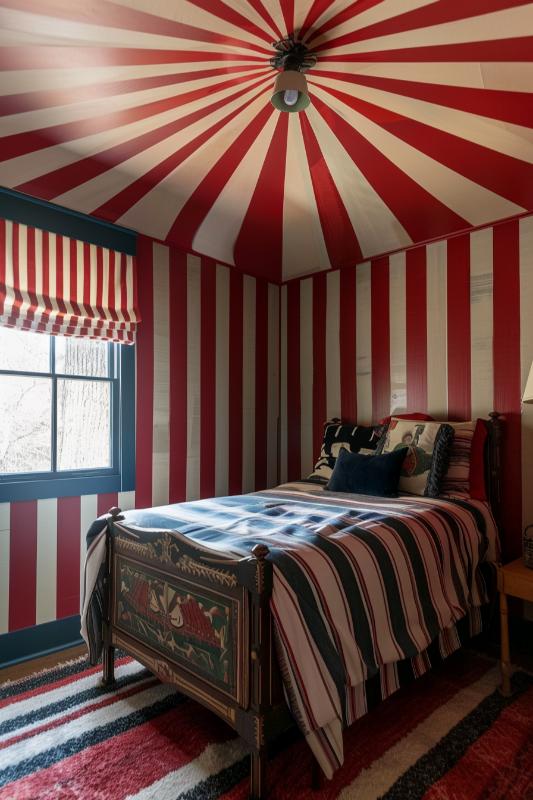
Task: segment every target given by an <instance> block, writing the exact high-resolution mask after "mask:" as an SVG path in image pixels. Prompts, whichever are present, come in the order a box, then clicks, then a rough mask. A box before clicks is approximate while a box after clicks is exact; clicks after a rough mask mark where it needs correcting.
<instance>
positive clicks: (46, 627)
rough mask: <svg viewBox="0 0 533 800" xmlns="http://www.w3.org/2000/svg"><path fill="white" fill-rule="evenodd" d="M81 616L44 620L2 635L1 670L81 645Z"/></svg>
mask: <svg viewBox="0 0 533 800" xmlns="http://www.w3.org/2000/svg"><path fill="white" fill-rule="evenodd" d="M82 642H83V640H82V638H81V636H80V616H79V614H76V615H75V616H73V617H65V619H58V620H54V621H53V622H45V623H43V624H42V625H35V626H33V627H32V628H23V629H22V630H20V631H12V632H11V633H4V634H2V635H1V636H0V669H2V668H3V667H10V666H13V665H14V664H19V663H20V662H21V661H28V660H29V659H30V658H39V657H40V656H46V655H48V654H49V653H56V652H57V651H58V650H65V649H66V648H67V647H75V646H76V645H79V644H82Z"/></svg>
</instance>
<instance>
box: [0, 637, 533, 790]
mask: <svg viewBox="0 0 533 800" xmlns="http://www.w3.org/2000/svg"><path fill="white" fill-rule="evenodd" d="M116 676H117V682H116V685H115V686H114V687H113V689H112V690H109V689H104V688H102V687H100V686H99V685H98V681H99V678H100V669H99V668H88V667H87V662H86V661H85V659H78V660H76V661H74V662H71V663H68V664H64V665H61V666H59V667H57V668H54V669H52V670H47V671H45V672H42V673H38V674H35V675H33V676H31V677H29V678H26V679H23V680H20V681H17V682H14V683H11V684H4V685H3V686H2V687H0V800H8V798H9V800H22V799H23V798H24V799H25V800H30V798H31V800H45V799H46V800H62V799H63V798H65V799H66V798H69V800H72V799H73V798H77V799H80V798H81V799H83V800H85V799H87V800H88V799H89V798H90V800H97V799H98V798H102V799H103V798H105V800H123V799H124V798H128V800H134V799H135V800H208V799H209V800H211V798H212V799H213V800H215V798H227V799H228V800H229V799H230V798H231V800H240V799H244V798H246V797H247V793H248V757H247V755H246V748H245V745H244V744H243V742H241V740H239V739H238V738H235V735H234V733H233V732H232V731H231V730H230V729H229V728H228V727H227V726H226V725H225V724H224V723H223V722H222V721H220V720H219V719H218V718H217V717H215V716H213V715H212V714H210V713H209V712H208V711H206V710H204V709H203V708H202V707H201V706H199V705H197V704H196V703H193V702H192V701H190V700H188V699H186V698H185V697H183V696H182V695H180V694H178V693H177V692H175V691H174V690H173V688H172V687H171V686H167V685H163V684H161V683H159V682H158V681H157V680H156V679H155V678H154V677H153V676H151V675H150V673H148V672H147V671H146V670H145V669H144V668H143V667H142V666H141V665H140V664H138V663H137V662H135V661H132V660H131V659H129V658H119V659H118V661H117V669H116ZM498 682H499V674H498V669H497V666H496V664H495V663H494V662H493V661H490V660H487V659H486V658H483V657H481V656H479V655H476V654H474V653H469V652H465V651H462V652H459V653H457V654H455V655H454V656H452V657H450V658H449V659H448V660H447V661H446V662H445V663H444V664H442V665H441V666H439V667H438V668H436V669H435V670H434V671H433V672H431V673H429V674H427V675H425V676H424V677H423V678H421V679H419V680H418V681H417V682H416V683H413V684H412V685H411V686H409V687H406V688H404V689H401V690H400V691H399V692H397V693H396V694H395V695H393V696H392V697H390V698H389V699H388V700H387V701H386V702H385V703H382V704H381V705H380V706H379V707H378V708H376V709H375V710H374V711H372V712H371V713H370V714H368V715H367V716H366V717H364V718H363V719H361V720H360V721H359V722H358V723H356V724H355V725H353V726H352V727H351V728H350V729H349V730H348V731H346V733H345V764H344V766H343V767H342V769H341V770H339V771H338V772H337V774H336V775H335V777H334V779H333V780H332V781H324V785H323V787H322V788H321V789H318V790H316V791H313V790H312V788H311V778H310V775H311V756H310V752H309V751H308V748H307V747H306V745H305V743H304V742H303V741H302V739H301V738H300V736H299V734H298V733H297V732H291V733H290V734H289V735H288V736H286V737H285V738H284V739H283V740H281V741H279V742H278V743H277V745H276V747H275V752H274V753H273V755H272V759H271V762H270V766H269V776H268V782H269V796H270V797H271V798H279V799H280V800H285V799H286V800H289V798H291V799H292V800H304V798H309V800H311V798H314V800H332V799H333V798H339V800H340V799H341V798H342V800H352V799H353V800H375V799H376V798H387V800H414V798H424V799H425V800H452V799H453V800H481V798H491V800H497V799H499V798H501V800H503V799H504V798H505V800H533V676H530V675H528V674H525V673H523V672H520V673H517V674H516V675H515V676H514V693H513V696H512V697H511V698H510V699H505V698H503V697H502V696H501V695H500V694H499V692H498V691H497V689H496V687H497V685H498Z"/></svg>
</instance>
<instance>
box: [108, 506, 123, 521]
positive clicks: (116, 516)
mask: <svg viewBox="0 0 533 800" xmlns="http://www.w3.org/2000/svg"><path fill="white" fill-rule="evenodd" d="M107 513H108V514H111V516H112V517H113V519H123V517H121V514H122V511H121V510H120V508H117V506H113V508H110V509H109V511H108V512H107Z"/></svg>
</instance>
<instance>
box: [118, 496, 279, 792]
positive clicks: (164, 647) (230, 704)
mask: <svg viewBox="0 0 533 800" xmlns="http://www.w3.org/2000/svg"><path fill="white" fill-rule="evenodd" d="M111 514H112V520H111V521H110V522H109V524H108V542H107V544H108V558H107V577H106V580H107V581H108V592H107V600H108V602H107V609H105V617H106V622H105V626H104V642H105V647H104V680H105V681H106V682H109V681H112V680H113V653H114V648H115V647H120V648H121V649H122V650H125V651H126V652H127V653H129V654H131V655H132V656H134V657H135V658H136V659H138V660H139V661H140V662H141V663H143V664H144V665H145V666H146V667H148V669H150V670H151V671H152V672H153V673H154V674H156V675H157V676H158V677H159V678H160V679H161V680H163V681H165V682H170V683H173V684H175V685H176V687H177V688H178V689H179V690H180V691H181V692H183V693H184V694H187V695H188V696H189V697H191V698H193V699H194V700H197V701H198V702H200V703H202V705H204V706H206V707H207V708H209V709H210V710H211V711H213V712H215V713H216V714H218V715H219V716H220V717H222V719H224V720H225V721H226V722H227V723H229V724H230V725H231V726H232V727H233V728H234V729H235V730H236V731H237V732H238V733H239V734H240V735H241V736H242V737H243V738H244V739H245V740H246V741H247V742H248V744H249V745H250V749H251V755H252V761H251V793H250V796H251V797H254V798H259V797H264V769H265V759H266V744H267V741H268V739H269V738H271V737H274V736H275V735H277V734H278V733H279V732H280V731H281V730H283V729H284V728H286V727H287V726H288V725H289V724H290V717H289V715H288V711H287V708H286V705H285V703H284V701H283V693H282V688H281V680H280V675H279V669H278V667H277V662H276V659H275V653H274V647H273V640H272V619H271V615H270V605H269V599H270V594H271V590H272V566H271V564H270V563H269V561H268V560H267V559H266V556H267V555H268V548H267V547H265V546H264V545H256V546H255V547H254V549H253V551H252V554H251V555H250V556H249V557H246V558H242V559H233V558H225V557H224V556H223V555H219V554H218V553H216V552H215V551H214V550H212V549H209V548H207V547H202V546H201V545H198V544H196V543H193V542H191V540H190V539H188V538H187V537H186V536H183V535H182V534H179V533H176V532H174V531H165V530H146V531H139V529H136V528H128V526H127V525H126V524H125V523H124V521H123V518H122V516H121V515H120V511H119V509H112V510H111Z"/></svg>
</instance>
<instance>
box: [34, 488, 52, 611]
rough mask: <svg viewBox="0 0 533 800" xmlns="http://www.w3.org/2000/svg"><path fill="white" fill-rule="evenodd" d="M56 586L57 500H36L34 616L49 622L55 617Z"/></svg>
mask: <svg viewBox="0 0 533 800" xmlns="http://www.w3.org/2000/svg"><path fill="white" fill-rule="evenodd" d="M56 586H57V500H55V499H50V500H38V501H37V585H36V597H35V603H36V609H35V618H36V623H37V625H39V624H40V623H41V622H50V621H51V620H54V619H55V618H56Z"/></svg>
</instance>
